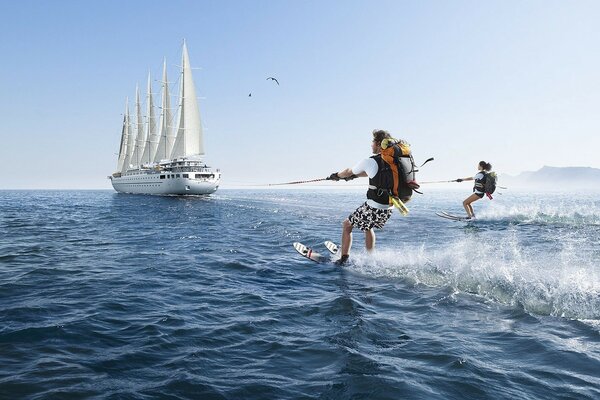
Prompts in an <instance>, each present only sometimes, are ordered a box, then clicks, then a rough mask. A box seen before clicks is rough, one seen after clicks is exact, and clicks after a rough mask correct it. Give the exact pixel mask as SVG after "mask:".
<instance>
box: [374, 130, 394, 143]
mask: <svg viewBox="0 0 600 400" xmlns="http://www.w3.org/2000/svg"><path fill="white" fill-rule="evenodd" d="M390 137H392V135H390V133H389V132H388V131H384V130H382V129H375V130H374V131H373V140H374V141H376V142H377V143H380V144H381V142H382V141H383V139H385V138H390Z"/></svg>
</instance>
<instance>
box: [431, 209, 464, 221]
mask: <svg viewBox="0 0 600 400" xmlns="http://www.w3.org/2000/svg"><path fill="white" fill-rule="evenodd" d="M435 215H437V216H438V217H442V218H446V219H449V220H451V221H473V219H472V218H468V217H461V216H459V215H452V214H449V213H447V212H445V211H442V212H436V213H435Z"/></svg>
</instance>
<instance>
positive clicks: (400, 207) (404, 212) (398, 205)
mask: <svg viewBox="0 0 600 400" xmlns="http://www.w3.org/2000/svg"><path fill="white" fill-rule="evenodd" d="M390 200H391V201H392V204H393V205H394V207H396V208H397V209H398V211H400V214H402V215H404V216H407V215H408V208H407V207H406V205H405V204H404V202H403V201H402V200H400V199H399V198H397V197H393V196H390Z"/></svg>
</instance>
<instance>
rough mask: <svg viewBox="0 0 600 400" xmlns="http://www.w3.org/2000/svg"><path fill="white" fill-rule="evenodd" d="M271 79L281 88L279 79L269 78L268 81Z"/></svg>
mask: <svg viewBox="0 0 600 400" xmlns="http://www.w3.org/2000/svg"><path fill="white" fill-rule="evenodd" d="M269 79H271V80H274V81H275V83H277V85H278V86H279V81H278V80H277V79H275V78H273V77H272V76H270V77H268V78H267V80H269Z"/></svg>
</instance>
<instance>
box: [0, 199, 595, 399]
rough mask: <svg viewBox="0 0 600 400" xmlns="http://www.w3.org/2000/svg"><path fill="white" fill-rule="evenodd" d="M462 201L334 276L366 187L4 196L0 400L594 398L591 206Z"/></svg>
mask: <svg viewBox="0 0 600 400" xmlns="http://www.w3.org/2000/svg"><path fill="white" fill-rule="evenodd" d="M464 195H465V193H463V192H459V191H456V192H442V191H437V192H436V191H427V192H426V193H425V195H423V196H422V197H421V196H419V197H416V198H415V199H414V200H413V201H412V202H411V203H409V208H410V210H411V212H410V214H409V216H408V217H401V216H400V215H399V214H398V213H395V215H394V216H393V217H392V219H391V220H390V222H389V223H388V224H387V225H386V227H385V229H384V231H382V232H378V236H377V239H378V242H377V251H376V253H375V254H373V255H372V256H371V257H370V256H368V255H367V254H366V253H365V252H364V250H363V249H362V247H363V244H362V241H363V238H362V234H361V233H360V232H356V234H355V235H354V239H355V240H354V248H353V251H352V258H351V260H352V263H351V265H349V266H348V268H344V269H340V268H338V267H336V266H334V265H332V264H323V265H317V264H314V263H311V262H310V261H308V260H305V259H303V258H301V257H299V256H298V255H297V254H296V252H295V250H294V249H293V248H292V246H291V243H292V242H294V241H302V242H304V243H306V244H309V245H313V246H315V247H316V248H320V249H323V250H324V247H323V244H322V243H323V241H324V240H327V239H330V240H334V241H336V242H338V241H339V235H340V229H341V221H342V220H343V219H344V218H345V217H346V216H347V215H348V214H349V213H350V212H351V211H352V210H353V209H354V208H356V207H357V206H358V205H359V204H360V203H361V202H362V201H364V191H352V190H350V191H343V190H298V191H290V190H273V191H251V190H242V191H238V190H235V191H234V190H230V191H229V190H223V191H219V192H217V193H216V194H215V195H214V196H211V197H208V198H200V197H189V198H181V197H153V196H129V195H118V194H115V193H114V192H111V191H89V192H61V191H48V192H45V191H2V192H0V231H1V232H2V235H0V306H1V308H2V311H3V312H2V313H0V347H1V348H2V352H0V398H33V399H37V398H40V399H41V398H53V397H54V398H102V399H103V398H122V397H127V398H157V397H168V396H172V397H175V398H208V399H210V398H215V399H223V398H232V399H233V398H245V399H264V398H280V399H297V398H335V399H350V398H381V399H388V398H389V399H397V398H416V399H459V398H488V399H514V398H527V399H546V398H556V397H557V396H559V397H561V398H565V399H594V398H598V397H599V396H600V390H599V389H598V388H599V387H600V379H599V378H598V374H597V371H598V369H599V368H600V332H599V331H600V323H599V321H600V315H598V309H600V307H599V304H598V297H599V288H600V278H599V277H598V275H599V270H598V268H599V263H598V260H600V253H599V251H600V250H599V246H598V243H600V237H599V235H600V233H599V232H598V231H599V230H598V229H597V228H598V226H597V224H598V215H600V205H599V204H598V202H597V201H596V200H595V198H598V197H594V196H593V195H592V194H590V195H589V196H587V197H586V196H579V197H578V198H572V196H571V195H570V194H554V195H552V196H546V197H542V196H539V197H537V196H534V195H531V194H519V193H513V192H509V191H506V192H505V193H504V194H503V195H502V196H496V198H495V199H494V200H493V201H487V200H485V201H480V202H477V203H475V205H474V206H475V210H476V213H477V215H478V217H480V220H479V221H477V222H475V223H463V222H453V221H448V220H443V219H441V218H439V217H437V216H435V212H436V211H441V210H446V211H449V212H457V213H458V212H461V208H460V207H461V201H462V199H463V198H464ZM541 198H543V201H542V200H540V199H541Z"/></svg>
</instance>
